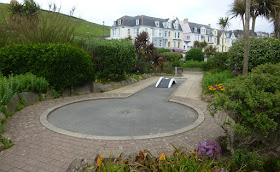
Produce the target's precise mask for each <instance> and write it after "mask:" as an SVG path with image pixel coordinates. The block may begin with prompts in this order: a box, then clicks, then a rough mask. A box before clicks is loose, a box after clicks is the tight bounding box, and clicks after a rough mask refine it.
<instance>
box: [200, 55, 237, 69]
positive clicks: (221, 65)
mask: <svg viewBox="0 0 280 172" xmlns="http://www.w3.org/2000/svg"><path fill="white" fill-rule="evenodd" d="M227 60H228V52H225V53H216V54H215V56H213V57H209V58H208V60H207V63H205V64H204V65H203V67H202V68H203V70H205V71H208V70H211V69H215V70H216V71H223V70H227V69H232V70H233V69H234V67H233V68H230V67H229V65H228V64H227V63H226V61H227Z"/></svg>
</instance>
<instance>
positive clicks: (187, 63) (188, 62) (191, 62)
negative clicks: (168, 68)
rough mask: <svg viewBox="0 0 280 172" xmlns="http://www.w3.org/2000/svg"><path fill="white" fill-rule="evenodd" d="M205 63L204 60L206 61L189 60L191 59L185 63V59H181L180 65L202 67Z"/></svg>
mask: <svg viewBox="0 0 280 172" xmlns="http://www.w3.org/2000/svg"><path fill="white" fill-rule="evenodd" d="M205 63H206V62H204V61H194V60H189V61H186V62H185V63H184V62H183V61H181V65H180V66H181V67H188V68H202V67H203V65H204V64H205Z"/></svg>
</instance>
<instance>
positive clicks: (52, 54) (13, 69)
mask: <svg viewBox="0 0 280 172" xmlns="http://www.w3.org/2000/svg"><path fill="white" fill-rule="evenodd" d="M0 57H1V58H0V70H1V71H2V73H3V75H4V76H8V75H9V74H23V73H27V72H31V73H33V74H35V75H37V76H42V77H45V78H46V79H47V81H48V82H49V83H50V85H51V86H54V87H55V88H56V89H58V90H63V89H65V88H67V87H71V86H74V85H78V84H83V83H84V82H87V81H92V80H93V79H94V71H93V65H92V62H91V58H90V56H89V54H88V53H87V52H85V51H83V50H81V49H79V48H75V47H72V46H70V45H64V44H22V45H11V46H6V47H4V48H2V49H0Z"/></svg>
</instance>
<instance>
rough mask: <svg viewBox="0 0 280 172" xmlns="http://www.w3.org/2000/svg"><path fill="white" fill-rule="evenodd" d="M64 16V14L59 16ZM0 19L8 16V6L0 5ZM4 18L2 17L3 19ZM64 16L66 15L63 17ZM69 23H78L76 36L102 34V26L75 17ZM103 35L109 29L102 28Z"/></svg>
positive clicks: (106, 33) (107, 33) (107, 27)
mask: <svg viewBox="0 0 280 172" xmlns="http://www.w3.org/2000/svg"><path fill="white" fill-rule="evenodd" d="M43 13H47V12H46V11H43ZM61 15H64V14H61ZM0 16H1V17H0V18H1V19H3V18H5V17H7V16H9V11H8V4H3V3H0ZM3 16H4V17H3ZM64 16H66V15H64ZM71 21H72V22H74V23H79V27H78V28H77V29H76V34H77V36H80V37H86V38H87V37H96V38H100V37H101V36H102V34H103V26H102V25H99V24H95V23H91V22H88V21H86V20H83V19H79V18H76V17H71ZM104 34H105V35H110V27H109V26H104Z"/></svg>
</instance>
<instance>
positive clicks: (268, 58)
mask: <svg viewBox="0 0 280 172" xmlns="http://www.w3.org/2000/svg"><path fill="white" fill-rule="evenodd" d="M228 56H229V61H228V62H227V63H228V65H229V66H230V67H231V68H232V69H234V67H235V66H237V67H239V68H240V69H242V68H243V58H244V42H243V39H241V40H238V41H236V42H235V43H234V44H233V45H232V47H231V48H230V50H229V53H228ZM279 62H280V40H279V39H273V38H250V47H249V71H251V70H252V69H253V68H254V67H256V66H258V65H261V64H265V63H273V64H275V63H279Z"/></svg>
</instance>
